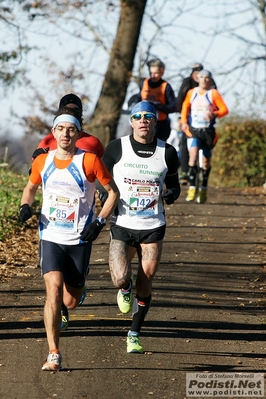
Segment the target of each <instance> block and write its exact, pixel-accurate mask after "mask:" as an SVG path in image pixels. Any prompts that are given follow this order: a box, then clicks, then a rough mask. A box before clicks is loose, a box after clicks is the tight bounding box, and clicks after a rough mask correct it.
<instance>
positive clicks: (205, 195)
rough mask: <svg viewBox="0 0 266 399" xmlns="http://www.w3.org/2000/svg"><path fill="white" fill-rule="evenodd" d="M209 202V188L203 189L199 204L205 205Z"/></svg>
mask: <svg viewBox="0 0 266 399" xmlns="http://www.w3.org/2000/svg"><path fill="white" fill-rule="evenodd" d="M206 201H207V188H201V189H200V192H199V196H198V197H197V203H198V204H204V203H205V202H206Z"/></svg>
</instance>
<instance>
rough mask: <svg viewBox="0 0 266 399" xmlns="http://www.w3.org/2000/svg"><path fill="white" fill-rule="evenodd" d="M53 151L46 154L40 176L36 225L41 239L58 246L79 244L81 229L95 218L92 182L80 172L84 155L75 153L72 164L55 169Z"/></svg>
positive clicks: (82, 152) (93, 184)
mask: <svg viewBox="0 0 266 399" xmlns="http://www.w3.org/2000/svg"><path fill="white" fill-rule="evenodd" d="M55 153H56V150H54V151H51V152H49V154H48V156H47V158H46V160H45V164H44V168H43V171H42V173H41V176H42V189H43V205H42V210H41V217H40V222H39V233H40V238H41V239H42V240H46V241H51V242H55V243H59V244H66V245H75V244H79V243H81V242H82V241H80V233H81V231H82V230H83V229H84V226H85V225H87V224H89V223H91V222H92V221H93V220H94V219H95V182H93V183H90V182H89V181H88V180H87V178H86V176H85V174H84V171H83V166H82V164H83V157H84V154H85V152H84V151H82V150H78V151H77V153H76V155H74V157H73V160H72V162H71V164H70V165H69V166H68V167H67V168H65V169H57V168H56V166H55V163H54V156H55Z"/></svg>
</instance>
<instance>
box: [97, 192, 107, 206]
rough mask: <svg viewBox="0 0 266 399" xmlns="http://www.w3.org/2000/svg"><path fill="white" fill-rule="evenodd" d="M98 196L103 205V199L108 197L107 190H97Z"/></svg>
mask: <svg viewBox="0 0 266 399" xmlns="http://www.w3.org/2000/svg"><path fill="white" fill-rule="evenodd" d="M99 198H100V201H101V207H103V205H104V203H105V201H106V200H107V198H108V192H107V191H103V192H100V191H99Z"/></svg>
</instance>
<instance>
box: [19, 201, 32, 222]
mask: <svg viewBox="0 0 266 399" xmlns="http://www.w3.org/2000/svg"><path fill="white" fill-rule="evenodd" d="M32 215H33V209H32V208H31V207H30V206H29V204H23V205H21V207H20V210H19V220H20V221H21V222H26V221H27V220H28V219H30V218H31V217H32Z"/></svg>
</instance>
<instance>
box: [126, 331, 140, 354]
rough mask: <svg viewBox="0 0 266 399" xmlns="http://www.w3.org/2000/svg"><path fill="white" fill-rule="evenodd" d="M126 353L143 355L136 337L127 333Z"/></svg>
mask: <svg viewBox="0 0 266 399" xmlns="http://www.w3.org/2000/svg"><path fill="white" fill-rule="evenodd" d="M127 353H143V348H142V346H141V345H140V340H139V336H138V335H135V334H132V333H129V335H128V336H127Z"/></svg>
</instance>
